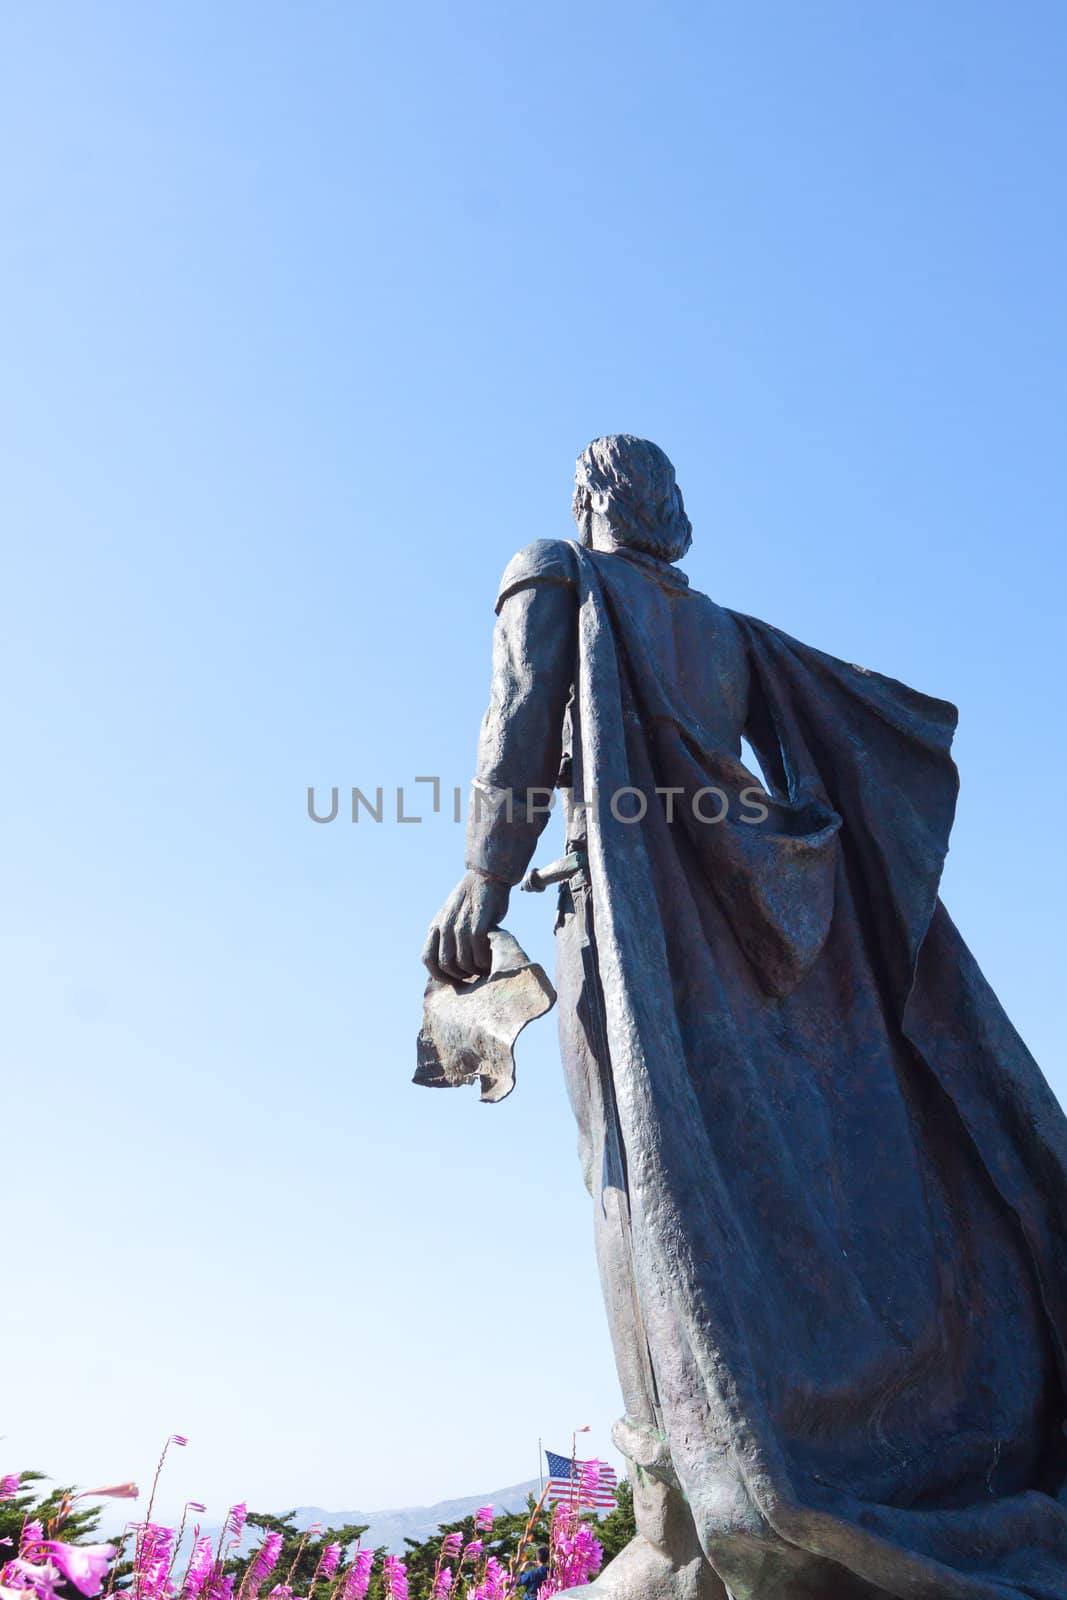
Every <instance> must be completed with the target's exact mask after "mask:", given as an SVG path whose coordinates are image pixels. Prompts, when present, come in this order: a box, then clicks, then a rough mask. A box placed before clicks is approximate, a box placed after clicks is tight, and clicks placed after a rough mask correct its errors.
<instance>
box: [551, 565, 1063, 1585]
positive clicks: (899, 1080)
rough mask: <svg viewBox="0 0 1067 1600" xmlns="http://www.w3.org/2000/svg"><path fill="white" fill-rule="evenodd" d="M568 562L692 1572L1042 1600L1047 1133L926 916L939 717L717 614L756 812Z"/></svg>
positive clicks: (629, 625)
mask: <svg viewBox="0 0 1067 1600" xmlns="http://www.w3.org/2000/svg"><path fill="white" fill-rule="evenodd" d="M573 562H574V582H575V584H576V587H577V596H578V666H577V676H576V701H577V718H576V725H577V728H578V730H579V738H580V747H581V748H580V756H581V766H582V770H583V774H584V783H585V786H586V791H587V792H586V799H587V824H588V848H589V860H590V876H591V881H592V894H593V904H594V914H595V926H596V938H597V959H598V963H599V970H600V977H601V984H602V990H603V999H604V1010H605V1021H606V1031H607V1044H608V1053H609V1056H610V1073H611V1086H612V1093H613V1095H614V1100H615V1108H614V1109H615V1113H616V1115H617V1117H618V1125H619V1128H620V1130H621V1135H622V1142H623V1146H624V1151H625V1174H626V1176H625V1183H626V1188H627V1196H628V1204H629V1215H630V1219H631V1227H632V1241H633V1271H634V1278H635V1283H636V1288H637V1295H638V1299H639V1302H640V1311H641V1318H642V1322H643V1337H645V1338H647V1343H648V1349H649V1350H650V1351H651V1354H652V1359H653V1363H654V1366H655V1380H656V1386H657V1390H658V1395H659V1403H660V1405H661V1407H662V1416H663V1424H664V1427H665V1430H666V1433H667V1436H668V1438H669V1441H670V1449H671V1456H672V1459H673V1464H674V1469H675V1471H676V1472H677V1474H678V1477H679V1479H680V1481H681V1483H682V1485H683V1487H684V1489H685V1492H686V1494H687V1497H688V1499H689V1502H690V1505H691V1507H692V1509H693V1514H694V1517H695V1519H696V1523H697V1527H698V1530H699V1532H700V1536H701V1539H702V1541H703V1544H704V1548H705V1550H706V1552H707V1554H708V1557H709V1559H710V1560H711V1561H712V1562H713V1564H714V1565H715V1566H716V1568H717V1570H718V1571H719V1572H720V1574H721V1575H722V1577H723V1578H724V1580H725V1581H726V1582H727V1583H728V1584H729V1586H730V1588H731V1589H732V1591H733V1592H734V1594H735V1595H736V1596H737V1600H748V1597H752V1600H779V1597H781V1600H793V1597H794V1596H801V1595H807V1594H811V1595H812V1596H815V1595H820V1596H821V1595H828V1596H834V1597H835V1600H836V1597H838V1596H840V1597H841V1600H853V1597H857V1600H858V1597H861V1596H864V1597H865V1596H878V1595H899V1596H909V1597H916V1596H918V1597H923V1600H927V1597H930V1600H932V1597H933V1596H937V1597H939V1600H941V1597H953V1600H1023V1597H1026V1600H1062V1597H1063V1596H1064V1595H1065V1594H1067V1514H1065V1512H1064V1509H1063V1507H1062V1506H1061V1504H1060V1503H1059V1500H1058V1499H1057V1493H1058V1489H1059V1486H1060V1484H1061V1483H1062V1481H1063V1477H1064V1472H1065V1470H1067V1469H1065V1462H1064V1455H1063V1443H1064V1440H1063V1432H1062V1426H1061V1425H1062V1422H1063V1417H1064V1404H1063V1392H1064V1390H1063V1370H1062V1346H1061V1343H1060V1338H1061V1335H1062V1333H1063V1330H1064V1328H1065V1327H1067V1304H1065V1302H1064V1295H1065V1293H1067V1287H1065V1286H1067V1261H1065V1259H1064V1251H1065V1243H1064V1230H1063V1219H1064V1199H1065V1197H1067V1196H1065V1186H1067V1138H1065V1124H1064V1119H1063V1117H1062V1114H1061V1113H1060V1111H1059V1109H1058V1107H1057V1105H1056V1103H1055V1101H1054V1099H1053V1097H1052V1095H1051V1092H1050V1091H1049V1089H1048V1088H1047V1085H1045V1083H1044V1080H1043V1079H1042V1078H1041V1075H1040V1073H1039V1072H1038V1070H1037V1068H1036V1067H1035V1066H1034V1064H1033V1063H1032V1061H1031V1060H1030V1058H1029V1056H1028V1055H1027V1053H1026V1051H1025V1048H1024V1046H1023V1045H1022V1044H1021V1042H1020V1041H1019V1039H1018V1037H1017V1035H1016V1034H1015V1033H1014V1031H1013V1030H1012V1028H1011V1026H1010V1024H1009V1023H1008V1022H1007V1020H1006V1018H1005V1017H1004V1015H1003V1013H1002V1011H1001V1010H1000V1007H999V1005H998V1003H997V1001H996V999H995V997H994V996H993V994H992V993H991V991H990V990H989V989H988V987H987V986H986V985H985V984H984V982H983V980H982V978H981V974H980V973H979V972H978V971H977V968H976V967H975V966H974V963H973V961H972V960H971V958H970V957H969V955H968V954H967V952H966V950H965V948H964V947H963V945H962V943H961V941H960V940H959V936H958V935H957V934H956V932H955V930H954V929H953V928H952V926H951V923H950V922H949V920H948V918H947V916H946V915H945V914H944V912H943V910H942V909H941V908H940V907H939V905H938V901H937V891H938V881H939V877H940V872H941V866H942V862H943V859H944V854H945V849H946V847H947V839H948V831H949V828H950V826H951V821H952V813H953V806H954V802H955V792H956V777H955V769H954V767H953V765H952V762H951V759H950V757H949V753H948V751H949V744H950V741H951V736H952V729H953V725H954V713H953V711H952V708H951V707H949V706H947V705H945V704H944V703H943V702H940V701H936V700H931V699H928V698H926V697H924V696H921V695H918V694H915V693H914V692H913V691H911V690H908V689H906V688H905V687H904V686H903V685H900V684H895V683H893V682H892V681H891V680H888V679H885V678H881V677H879V676H877V675H875V674H870V673H864V672H862V671H861V670H860V669H858V668H852V667H848V666H846V665H845V664H844V663H841V662H837V661H834V660H833V659H832V658H830V657H827V656H824V655H821V654H820V653H819V652H816V651H811V650H808V649H807V648H806V647H805V646H803V645H799V644H797V643H796V642H795V641H792V640H789V639H787V638H786V637H785V636H784V635H781V634H779V633H777V632H776V631H775V630H773V629H771V628H768V627H766V625H764V624H762V623H758V622H755V621H753V620H751V619H746V618H741V617H738V618H736V619H735V621H736V624H737V626H738V628H740V630H741V631H742V633H743V635H744V637H745V639H746V641H747V648H748V651H749V654H750V659H751V663H752V673H753V682H752V704H753V711H752V716H751V719H750V721H751V731H750V737H751V738H752V742H753V744H754V745H755V746H756V748H757V750H758V752H759V754H760V759H761V763H762V765H763V767H764V771H765V773H766V775H767V780H768V784H769V788H770V793H768V794H765V795H764V797H763V802H762V809H763V811H764V812H765V815H764V816H763V817H762V818H760V820H758V821H753V820H751V813H752V811H753V810H754V809H755V808H754V807H753V805H752V802H751V797H750V799H749V802H748V804H749V811H748V812H745V811H743V810H742V805H743V802H742V801H741V799H740V796H741V793H742V790H744V789H746V788H749V787H750V786H751V785H752V784H753V781H754V780H753V778H752V775H751V774H750V773H748V772H747V771H746V769H745V768H744V767H743V766H742V765H741V764H740V762H739V761H738V760H737V757H736V755H735V754H734V753H733V752H732V751H728V750H724V749H720V748H716V746H715V742H714V740H713V739H712V738H711V737H710V736H709V735H708V733H707V731H706V730H705V729H702V728H701V727H699V726H697V725H695V724H694V722H693V719H692V718H691V717H690V716H689V715H688V712H687V708H686V704H685V700H684V696H678V695H675V694H674V693H673V692H672V685H671V684H670V683H669V682H665V681H664V679H663V676H662V674H657V673H656V672H654V671H653V670H652V669H651V667H650V666H649V663H648V652H647V651H646V650H645V649H644V648H643V645H642V640H641V637H640V632H639V623H640V618H639V617H637V616H635V613H634V608H633V606H632V604H629V603H628V598H627V596H628V591H627V589H626V587H625V585H621V584H620V580H619V577H618V572H619V563H618V561H617V560H615V558H613V557H610V556H599V555H597V554H596V553H593V552H589V551H585V550H583V549H580V548H579V547H577V546H575V547H574V553H573ZM649 581H651V580H649ZM630 582H631V580H630V578H627V583H630ZM624 791H630V792H631V793H632V792H635V791H636V794H637V795H639V796H644V797H647V799H648V800H649V802H650V803H649V804H647V806H646V808H645V811H644V815H643V816H642V817H641V820H640V821H633V820H628V818H627V815H626V810H625V807H620V806H619V805H616V804H612V803H611V801H612V799H613V797H616V796H618V795H619V794H621V793H622V792H624ZM667 791H670V792H671V793H672V796H673V805H672V806H671V807H670V808H669V809H670V810H671V811H672V813H673V815H672V816H671V817H670V818H668V807H666V806H665V804H664V803H663V798H662V796H663V793H665V792H667ZM701 791H709V792H711V791H721V792H722V793H723V794H725V796H726V801H725V805H724V806H723V807H720V809H721V810H722V815H721V817H719V818H718V820H717V821H710V820H704V818H705V817H708V816H710V815H714V814H715V813H714V812H712V811H710V810H709V808H708V807H707V806H705V807H703V808H702V807H701V806H700V805H697V806H694V804H693V800H694V797H695V796H697V795H698V794H699V793H700V792H701Z"/></svg>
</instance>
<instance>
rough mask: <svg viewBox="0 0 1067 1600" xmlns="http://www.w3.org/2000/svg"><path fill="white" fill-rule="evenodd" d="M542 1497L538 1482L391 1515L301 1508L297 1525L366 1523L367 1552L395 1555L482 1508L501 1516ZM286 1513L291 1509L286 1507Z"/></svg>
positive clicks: (330, 1526)
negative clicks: (383, 1548)
mask: <svg viewBox="0 0 1067 1600" xmlns="http://www.w3.org/2000/svg"><path fill="white" fill-rule="evenodd" d="M539 1493H540V1484H539V1483H538V1481H537V1479H536V1478H531V1479H529V1480H528V1482H526V1483H513V1484H511V1485H509V1487H508V1488H506V1489H487V1490H486V1491H485V1493H484V1494H468V1495H463V1496H462V1497H461V1498H460V1499H458V1500H439V1501H438V1502H437V1504H436V1505H432V1506H405V1507H403V1508H402V1509H400V1510H390V1511H324V1510H323V1508H322V1507H321V1506H298V1507H297V1509H296V1522H297V1526H298V1527H300V1528H306V1527H308V1526H310V1524H311V1523H312V1522H321V1523H322V1525H323V1527H324V1528H341V1527H343V1526H344V1525H345V1523H352V1522H356V1523H359V1522H365V1523H367V1524H368V1526H367V1532H366V1533H365V1534H364V1535H363V1545H364V1547H365V1548H366V1549H375V1550H376V1549H377V1548H378V1547H379V1545H383V1544H384V1545H386V1546H387V1547H388V1549H389V1550H391V1551H392V1552H393V1553H394V1554H396V1555H400V1554H402V1553H403V1549H404V1540H405V1539H416V1540H420V1539H428V1538H429V1537H430V1535H431V1534H432V1533H434V1532H436V1530H437V1529H438V1528H439V1527H440V1526H441V1524H442V1523H443V1522H458V1521H459V1520H460V1518H461V1517H465V1516H467V1515H468V1514H469V1513H470V1512H472V1511H477V1509H478V1507H479V1506H492V1507H493V1509H494V1511H495V1512H496V1513H497V1515H498V1516H499V1515H502V1514H503V1513H504V1512H505V1511H524V1510H525V1509H526V1497H527V1495H529V1494H533V1495H534V1497H535V1498H536V1496H537V1495H538V1494H539ZM282 1509H283V1510H286V1509H288V1508H287V1507H284V1506H283V1507H282Z"/></svg>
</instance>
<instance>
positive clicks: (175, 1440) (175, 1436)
mask: <svg viewBox="0 0 1067 1600" xmlns="http://www.w3.org/2000/svg"><path fill="white" fill-rule="evenodd" d="M167 1443H168V1444H188V1443H189V1441H188V1439H187V1438H186V1437H185V1435H184V1434H183V1433H172V1434H171V1436H170V1438H169V1439H168V1440H167Z"/></svg>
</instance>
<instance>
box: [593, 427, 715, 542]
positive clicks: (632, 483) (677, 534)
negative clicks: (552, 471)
mask: <svg viewBox="0 0 1067 1600" xmlns="http://www.w3.org/2000/svg"><path fill="white" fill-rule="evenodd" d="M574 520H575V522H576V523H577V524H578V532H579V534H580V535H581V540H582V543H583V544H584V545H588V546H589V547H590V548H592V549H598V550H606V549H612V548H616V547H618V546H619V545H622V546H623V547H624V548H626V549H628V550H641V551H643V552H644V553H645V554H646V555H652V556H659V557H660V559H661V560H663V561H678V560H680V558H681V557H682V556H684V555H685V552H686V551H687V550H688V549H689V546H690V544H691V543H692V539H693V530H692V527H691V526H690V523H689V518H688V517H687V516H686V514H685V505H684V504H683V501H682V491H681V490H680V489H679V487H678V484H677V483H676V481H675V477H674V468H673V466H672V465H671V462H670V459H669V458H668V457H667V456H666V455H664V453H663V451H662V450H661V449H660V447H659V445H656V444H653V443H652V442H651V441H650V440H649V439H635V438H634V436H633V434H631V433H609V434H608V435H607V437H606V438H603V439H594V440H593V442H592V444H591V445H589V447H588V448H587V449H585V450H583V451H582V453H581V455H580V456H579V457H578V464H577V466H576V467H575V469H574Z"/></svg>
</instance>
